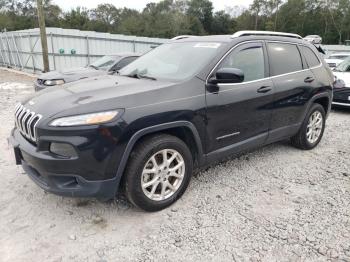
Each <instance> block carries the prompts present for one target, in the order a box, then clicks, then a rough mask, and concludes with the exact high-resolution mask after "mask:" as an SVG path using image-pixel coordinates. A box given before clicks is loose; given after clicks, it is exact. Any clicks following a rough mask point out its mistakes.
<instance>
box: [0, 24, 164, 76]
mask: <svg viewBox="0 0 350 262" xmlns="http://www.w3.org/2000/svg"><path fill="white" fill-rule="evenodd" d="M46 31H47V40H48V49H49V63H50V70H62V69H65V68H69V67H80V66H86V65H88V64H90V63H91V62H93V61H94V60H96V59H97V58H99V57H101V56H103V55H107V54H115V53H120V52H137V53H144V52H146V51H148V50H150V49H151V48H152V47H154V46H158V45H161V44H163V43H166V42H167V41H168V40H167V39H161V38H147V37H137V36H126V35H119V34H109V33H97V32H92V31H80V30H75V29H62V28H47V29H46ZM0 66H6V67H13V68H16V69H18V70H26V71H31V72H34V73H37V72H40V71H42V70H43V62H42V50H41V42H40V31H39V29H38V28H35V29H28V30H21V31H14V32H3V33H0Z"/></svg>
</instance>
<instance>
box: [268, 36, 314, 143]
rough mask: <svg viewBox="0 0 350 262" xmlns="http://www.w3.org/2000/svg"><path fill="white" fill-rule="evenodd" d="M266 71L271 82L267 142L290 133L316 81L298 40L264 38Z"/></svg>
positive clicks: (292, 132) (296, 129)
mask: <svg viewBox="0 0 350 262" xmlns="http://www.w3.org/2000/svg"><path fill="white" fill-rule="evenodd" d="M267 51H268V55H269V64H270V75H271V79H272V81H273V83H274V86H275V95H274V101H273V113H272V118H271V127H270V129H271V130H270V135H269V142H272V141H274V140H280V139H282V138H284V137H289V136H291V135H294V134H295V133H296V132H297V131H298V130H299V127H300V124H301V122H302V117H303V115H304V114H303V113H304V111H305V107H306V105H307V102H308V101H309V97H310V95H311V93H312V92H313V85H314V83H315V82H316V81H315V77H314V74H313V72H312V71H311V70H310V69H309V68H308V66H307V65H306V64H305V62H304V59H303V57H302V55H301V52H300V49H299V47H298V44H295V43H285V42H267Z"/></svg>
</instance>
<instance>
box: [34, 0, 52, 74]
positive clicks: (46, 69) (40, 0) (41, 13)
mask: <svg viewBox="0 0 350 262" xmlns="http://www.w3.org/2000/svg"><path fill="white" fill-rule="evenodd" d="M36 3H37V8H38V21H39V27H40V38H41V47H42V53H43V64H44V72H49V71H50V66H49V51H48V47H47V36H46V27H45V15H44V8H43V0H36Z"/></svg>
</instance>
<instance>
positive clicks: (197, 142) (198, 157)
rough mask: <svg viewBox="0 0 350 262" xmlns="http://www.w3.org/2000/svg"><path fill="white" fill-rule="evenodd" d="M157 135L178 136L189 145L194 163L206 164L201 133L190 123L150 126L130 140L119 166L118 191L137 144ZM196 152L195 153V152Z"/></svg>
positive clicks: (177, 122) (179, 122)
mask: <svg viewBox="0 0 350 262" xmlns="http://www.w3.org/2000/svg"><path fill="white" fill-rule="evenodd" d="M156 133H167V134H170V135H173V136H176V137H178V138H180V139H181V140H183V141H184V142H185V143H186V144H187V145H189V149H190V151H191V153H192V155H193V156H194V161H196V162H197V165H198V166H201V165H203V164H204V162H205V156H204V154H203V147H202V142H201V139H200V136H199V133H198V131H197V128H196V127H195V126H194V124H192V123H191V122H189V121H176V122H170V123H164V124H160V125H155V126H150V127H146V128H144V129H141V130H139V131H137V132H136V133H135V134H134V135H133V136H132V137H131V138H130V140H129V142H128V144H127V146H126V148H125V150H124V153H123V156H122V158H121V160H120V163H119V165H118V169H117V173H116V178H117V185H116V190H117V189H118V188H119V186H120V182H121V180H122V177H123V174H124V171H125V168H126V165H127V162H128V159H129V156H130V154H131V152H132V150H133V149H134V147H135V146H136V144H137V143H138V142H139V141H140V140H141V139H143V138H145V137H147V136H149V135H153V134H156ZM188 135H191V138H190V137H188ZM194 150H195V151H194Z"/></svg>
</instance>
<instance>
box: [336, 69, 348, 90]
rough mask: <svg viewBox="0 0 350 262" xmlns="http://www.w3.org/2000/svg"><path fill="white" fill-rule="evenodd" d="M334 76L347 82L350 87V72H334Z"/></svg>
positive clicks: (346, 84)
mask: <svg viewBox="0 0 350 262" xmlns="http://www.w3.org/2000/svg"><path fill="white" fill-rule="evenodd" d="M333 74H334V75H335V76H336V77H337V78H338V79H341V80H343V81H344V82H345V86H346V87H350V72H333Z"/></svg>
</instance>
